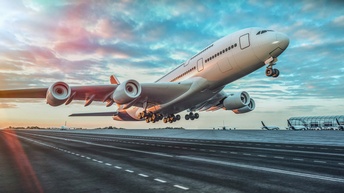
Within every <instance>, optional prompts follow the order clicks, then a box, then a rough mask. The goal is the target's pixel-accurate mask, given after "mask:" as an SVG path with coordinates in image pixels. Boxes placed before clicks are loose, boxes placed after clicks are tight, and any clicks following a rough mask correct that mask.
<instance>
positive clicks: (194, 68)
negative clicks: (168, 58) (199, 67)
mask: <svg viewBox="0 0 344 193" xmlns="http://www.w3.org/2000/svg"><path fill="white" fill-rule="evenodd" d="M194 70H196V66H194V67H192V68H191V69H189V70H188V71H186V72H184V73H183V74H181V75H179V76H177V77H176V78H174V79H173V80H172V82H174V81H175V80H177V79H179V78H181V77H183V76H185V75H187V74H189V73H190V72H192V71H194Z"/></svg>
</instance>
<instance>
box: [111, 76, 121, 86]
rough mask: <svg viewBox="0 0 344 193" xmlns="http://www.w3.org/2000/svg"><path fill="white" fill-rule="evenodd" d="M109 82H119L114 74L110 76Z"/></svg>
mask: <svg viewBox="0 0 344 193" xmlns="http://www.w3.org/2000/svg"><path fill="white" fill-rule="evenodd" d="M110 83H111V84H120V82H119V80H118V79H117V78H116V76H115V75H111V76H110Z"/></svg>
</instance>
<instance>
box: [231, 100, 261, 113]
mask: <svg viewBox="0 0 344 193" xmlns="http://www.w3.org/2000/svg"><path fill="white" fill-rule="evenodd" d="M255 108H256V102H254V100H253V99H252V98H250V103H248V105H246V106H244V107H242V108H240V109H234V110H233V112H234V113H235V114H241V113H247V112H250V111H253V110H254V109H255Z"/></svg>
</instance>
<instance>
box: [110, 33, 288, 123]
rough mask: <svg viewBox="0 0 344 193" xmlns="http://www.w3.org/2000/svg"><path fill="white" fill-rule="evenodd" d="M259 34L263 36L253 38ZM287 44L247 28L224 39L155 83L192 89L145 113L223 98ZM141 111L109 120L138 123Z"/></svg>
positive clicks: (170, 110)
mask: <svg viewBox="0 0 344 193" xmlns="http://www.w3.org/2000/svg"><path fill="white" fill-rule="evenodd" d="M262 31H265V32H264V33H259V34H257V33H258V32H262ZM288 44H289V39H288V38H287V36H285V35H284V34H282V33H279V32H274V31H271V30H264V29H262V28H247V29H243V30H240V31H237V32H235V33H232V34H230V35H227V36H225V37H223V38H221V39H219V40H217V41H215V42H214V43H212V44H210V45H209V46H207V47H206V48H205V49H203V50H202V51H201V52H199V53H198V54H196V55H195V56H193V57H191V58H190V59H188V60H187V61H186V62H184V63H183V64H181V65H179V66H178V67H177V68H175V69H174V70H172V71H171V72H169V73H167V74H166V75H165V76H163V77H162V78H160V79H159V80H157V81H156V82H178V83H179V84H192V86H191V88H190V89H189V90H188V91H187V92H186V93H184V94H183V95H181V96H180V97H178V98H177V99H173V100H171V101H170V102H168V103H165V104H159V105H156V106H151V107H149V108H148V109H147V110H148V111H151V112H159V113H161V114H173V113H178V112H181V111H184V110H187V109H192V108H193V107H196V106H197V105H199V104H200V103H204V102H205V101H207V100H211V99H212V98H213V97H215V96H216V95H221V96H222V95H225V93H224V92H223V91H221V90H222V89H223V88H224V86H226V85H227V84H229V83H231V82H233V81H235V80H237V79H239V78H241V77H243V76H245V75H248V74H250V73H252V72H253V71H255V70H257V69H259V68H261V67H263V66H264V65H265V61H266V60H268V59H269V58H271V57H273V58H276V57H277V56H278V55H280V54H281V53H282V52H283V51H284V50H285V49H286V47H287V46H288ZM142 111H143V109H142V108H139V107H131V108H128V109H125V110H120V111H119V114H118V115H117V116H114V117H113V118H114V119H115V120H127V119H132V120H140V119H138V118H137V115H138V113H139V112H142ZM121 113H122V114H121Z"/></svg>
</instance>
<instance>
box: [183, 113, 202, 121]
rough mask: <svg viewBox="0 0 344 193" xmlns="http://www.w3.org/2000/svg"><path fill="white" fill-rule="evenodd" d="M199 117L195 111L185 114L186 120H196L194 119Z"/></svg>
mask: <svg viewBox="0 0 344 193" xmlns="http://www.w3.org/2000/svg"><path fill="white" fill-rule="evenodd" d="M198 118H199V114H198V113H195V114H193V113H192V112H190V113H189V114H186V115H185V120H189V119H190V120H194V119H198Z"/></svg>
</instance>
